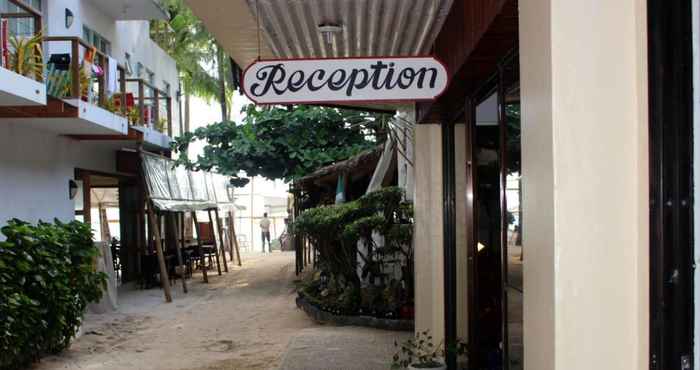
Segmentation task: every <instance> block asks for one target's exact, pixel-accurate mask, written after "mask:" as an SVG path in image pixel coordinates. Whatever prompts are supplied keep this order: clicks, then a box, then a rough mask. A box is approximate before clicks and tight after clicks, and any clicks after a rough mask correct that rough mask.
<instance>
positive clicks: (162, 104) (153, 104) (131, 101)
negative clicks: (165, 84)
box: [120, 78, 173, 150]
mask: <svg viewBox="0 0 700 370" xmlns="http://www.w3.org/2000/svg"><path fill="white" fill-rule="evenodd" d="M122 86H123V89H122V90H123V91H125V94H124V95H123V98H121V97H120V98H121V103H123V104H121V103H120V104H121V106H122V107H126V110H125V111H126V114H127V117H128V118H129V129H130V130H136V131H138V132H139V133H140V135H141V137H142V139H143V143H144V144H145V145H146V146H149V147H151V149H161V150H162V149H169V148H170V142H171V139H170V138H171V137H172V134H173V124H172V122H173V119H172V118H173V115H172V98H171V97H170V96H169V95H168V94H167V93H165V92H164V91H162V90H160V89H158V88H156V87H155V86H153V85H151V84H150V83H148V82H147V81H145V80H143V79H139V78H132V79H124V80H123V82H122Z"/></svg>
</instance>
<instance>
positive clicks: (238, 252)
mask: <svg viewBox="0 0 700 370" xmlns="http://www.w3.org/2000/svg"><path fill="white" fill-rule="evenodd" d="M228 215H229V216H228V217H229V220H231V221H230V222H231V230H230V234H231V240H232V241H233V246H234V247H235V248H236V258H237V259H238V266H242V265H243V262H242V261H241V249H240V248H239V246H238V236H237V235H236V226H235V225H236V219H235V218H234V217H233V211H229V212H228ZM231 259H233V252H232V253H231Z"/></svg>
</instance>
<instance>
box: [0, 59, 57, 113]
mask: <svg viewBox="0 0 700 370" xmlns="http://www.w3.org/2000/svg"><path fill="white" fill-rule="evenodd" d="M45 104H46V85H44V84H43V83H41V82H38V81H35V80H33V79H31V78H29V77H24V76H22V75H20V74H17V73H15V72H12V71H10V70H8V69H5V68H2V67H0V106H33V105H45Z"/></svg>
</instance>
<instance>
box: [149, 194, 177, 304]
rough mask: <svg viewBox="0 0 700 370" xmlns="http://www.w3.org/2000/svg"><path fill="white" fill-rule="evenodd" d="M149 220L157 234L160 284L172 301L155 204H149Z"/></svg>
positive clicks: (154, 233)
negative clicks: (154, 210)
mask: <svg viewBox="0 0 700 370" xmlns="http://www.w3.org/2000/svg"><path fill="white" fill-rule="evenodd" d="M148 220H149V222H150V225H149V226H150V229H152V230H153V235H154V236H155V239H156V242H155V247H156V255H157V256H158V266H159V267H160V284H161V285H162V286H163V293H164V294H165V301H166V302H168V303H169V302H172V301H173V297H172V295H171V293H170V281H169V280H168V269H167V268H166V267H165V256H164V255H163V245H162V243H163V240H162V239H161V238H160V230H159V229H160V228H159V227H158V225H157V222H158V221H157V220H158V218H157V217H156V215H155V212H153V204H152V203H149V204H148Z"/></svg>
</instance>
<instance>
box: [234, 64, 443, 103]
mask: <svg viewBox="0 0 700 370" xmlns="http://www.w3.org/2000/svg"><path fill="white" fill-rule="evenodd" d="M447 83H448V77H447V69H446V68H445V66H444V65H443V64H442V63H440V62H439V61H438V60H437V59H435V58H432V57H386V58H384V57H382V58H337V59H335V58H333V59H284V60H261V61H257V62H255V63H253V64H251V65H250V66H248V68H246V70H245V72H244V73H243V84H242V85H243V92H244V93H245V94H246V96H248V98H249V99H250V100H252V101H254V102H255V103H258V104H301V103H306V104H311V103H331V102H334V103H348V102H381V101H418V100H433V99H436V98H437V97H438V96H440V94H442V92H443V91H444V90H445V88H446V87H447Z"/></svg>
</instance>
